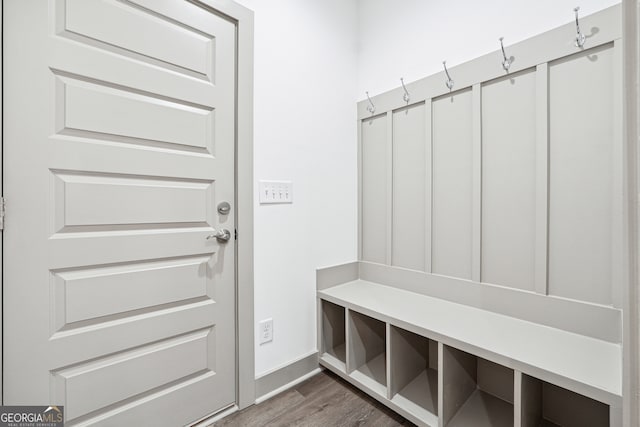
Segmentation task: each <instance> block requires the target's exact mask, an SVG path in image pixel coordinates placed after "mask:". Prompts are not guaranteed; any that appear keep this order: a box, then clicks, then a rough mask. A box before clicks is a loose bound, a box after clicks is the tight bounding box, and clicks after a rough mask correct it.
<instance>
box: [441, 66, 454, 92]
mask: <svg viewBox="0 0 640 427" xmlns="http://www.w3.org/2000/svg"><path fill="white" fill-rule="evenodd" d="M442 65H443V66H444V72H445V74H446V75H447V81H446V82H445V84H446V85H447V87H448V88H449V91H451V89H453V80H452V79H451V76H450V75H449V70H447V61H442Z"/></svg>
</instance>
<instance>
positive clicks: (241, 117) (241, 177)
mask: <svg viewBox="0 0 640 427" xmlns="http://www.w3.org/2000/svg"><path fill="white" fill-rule="evenodd" d="M200 2H201V3H203V4H207V5H209V6H210V7H212V8H214V9H216V10H217V11H219V12H220V13H222V14H224V15H226V16H227V17H229V18H231V19H232V20H233V21H235V22H236V25H237V30H236V31H237V42H236V43H237V71H236V72H237V92H236V97H237V102H236V109H237V111H236V175H237V176H236V178H237V179H236V197H237V201H236V206H237V212H238V215H237V222H236V227H237V229H238V230H239V232H238V241H237V251H238V253H237V257H236V269H237V274H236V283H237V286H236V289H237V295H236V307H237V312H236V316H237V334H236V337H237V341H236V346H237V352H236V354H237V368H236V369H237V393H238V395H237V397H236V399H237V400H236V404H237V405H238V407H239V408H244V407H247V406H249V405H252V404H253V403H254V402H255V360H254V333H253V26H254V20H253V11H251V10H249V9H247V8H245V7H243V6H241V5H239V4H238V3H236V2H234V1H232V0H200ZM0 4H1V3H0ZM2 10H3V7H0V33H1V34H2V35H4V32H3V25H2V23H3V18H2ZM2 58H3V51H2V44H1V43H0V61H2ZM1 65H2V62H0V66H1ZM0 82H3V74H2V68H0ZM0 96H3V93H2V86H0ZM2 107H3V104H2V103H0V120H2V118H3V117H4V115H3V110H2ZM0 123H1V122H0ZM2 137H3V134H2V133H1V132H0V146H2V144H3V140H2ZM2 166H3V163H2V151H0V189H1V188H2V178H3V168H2ZM2 250H3V249H2V239H0V253H3V252H2ZM2 278H3V274H2V263H0V289H2V284H3V282H2ZM1 307H2V292H0V308H1ZM2 322H3V316H0V333H1V331H2V330H3V324H2ZM0 338H1V336H0ZM2 344H3V340H2V339H0V361H1V358H2V354H3V352H2ZM2 366H4V363H2ZM2 385H3V376H2V369H0V404H2V403H3V389H2Z"/></svg>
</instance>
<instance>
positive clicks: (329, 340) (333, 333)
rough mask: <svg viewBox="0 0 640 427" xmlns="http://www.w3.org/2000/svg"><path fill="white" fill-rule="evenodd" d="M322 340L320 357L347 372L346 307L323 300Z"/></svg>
mask: <svg viewBox="0 0 640 427" xmlns="http://www.w3.org/2000/svg"><path fill="white" fill-rule="evenodd" d="M320 303H321V310H322V340H321V351H320V357H321V358H324V359H325V360H326V361H327V362H329V363H332V364H333V365H335V366H336V367H338V368H339V369H341V370H342V371H344V372H346V370H347V369H346V363H347V358H346V338H345V337H346V332H345V331H346V329H345V316H346V315H345V309H344V307H341V306H339V305H337V304H334V303H332V302H329V301H325V300H321V302H320Z"/></svg>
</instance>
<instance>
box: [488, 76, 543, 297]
mask: <svg viewBox="0 0 640 427" xmlns="http://www.w3.org/2000/svg"><path fill="white" fill-rule="evenodd" d="M541 161H546V159H541ZM535 202H536V75H535V70H534V71H525V72H523V73H520V74H517V75H514V76H510V77H505V78H502V79H500V80H497V81H493V82H490V83H487V84H485V85H483V87H482V270H481V271H482V281H483V282H489V283H495V284H499V285H504V286H510V287H514V288H520V289H527V290H534V288H535V284H534V273H535V272H534V267H535V212H536V211H535Z"/></svg>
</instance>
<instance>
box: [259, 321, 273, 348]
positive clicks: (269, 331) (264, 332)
mask: <svg viewBox="0 0 640 427" xmlns="http://www.w3.org/2000/svg"><path fill="white" fill-rule="evenodd" d="M258 333H259V336H260V339H259V341H260V344H265V343H268V342H271V341H273V319H264V320H261V321H260V322H259V323H258Z"/></svg>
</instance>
